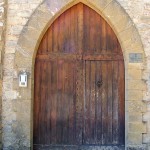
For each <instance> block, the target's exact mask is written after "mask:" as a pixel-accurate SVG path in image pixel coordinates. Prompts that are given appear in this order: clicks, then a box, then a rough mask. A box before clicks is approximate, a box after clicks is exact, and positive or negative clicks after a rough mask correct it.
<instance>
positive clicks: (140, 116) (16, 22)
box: [0, 0, 150, 150]
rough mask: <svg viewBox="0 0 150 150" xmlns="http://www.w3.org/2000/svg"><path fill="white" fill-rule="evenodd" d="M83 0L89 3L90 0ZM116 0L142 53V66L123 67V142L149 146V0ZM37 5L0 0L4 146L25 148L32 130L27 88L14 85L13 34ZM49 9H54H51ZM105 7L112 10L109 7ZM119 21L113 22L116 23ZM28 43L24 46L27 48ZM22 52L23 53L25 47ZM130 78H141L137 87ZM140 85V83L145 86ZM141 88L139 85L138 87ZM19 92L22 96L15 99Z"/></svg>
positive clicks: (137, 148)
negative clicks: (124, 91) (133, 26)
mask: <svg viewBox="0 0 150 150" xmlns="http://www.w3.org/2000/svg"><path fill="white" fill-rule="evenodd" d="M85 1H87V2H88V1H89V2H92V0H85ZM101 1H102V0H95V2H97V3H100V4H104V0H103V1H102V2H103V3H101ZM114 1H115V0H105V3H106V4H107V5H105V7H106V10H107V8H108V7H109V6H110V5H109V4H111V3H112V2H114ZM116 1H117V3H118V4H119V5H121V6H122V9H124V10H125V12H126V13H127V14H128V15H129V16H130V18H131V20H132V22H133V23H134V25H135V28H136V29H137V30H138V32H139V35H140V37H141V40H142V43H143V48H144V52H145V62H144V63H143V64H144V65H136V67H135V66H134V65H130V67H129V68H128V69H127V70H126V72H127V77H126V78H128V85H127V86H129V89H131V90H130V91H129V92H128V95H127V96H128V101H127V103H126V107H127V114H126V118H127V121H128V122H127V126H128V131H126V133H127V135H126V140H127V141H126V145H127V147H128V149H131V150H150V0H116ZM57 2H59V3H60V5H61V3H65V2H66V3H67V2H69V0H62V1H59V0H55V1H54V0H53V1H52V0H49V4H50V8H52V9H53V8H55V7H53V6H55V5H56V4H57ZM41 3H43V0H0V141H1V142H0V144H1V147H2V148H3V149H4V150H10V149H11V150H17V149H18V150H20V149H23V150H25V149H30V147H31V146H32V140H31V137H30V136H31V135H32V134H31V133H30V132H32V130H28V127H27V124H30V123H31V120H30V118H29V116H28V114H27V112H28V111H30V110H29V108H30V105H31V104H30V100H31V98H30V96H31V95H30V93H31V88H30V89H28V90H29V91H28V90H23V89H19V88H18V72H17V71H16V69H15V63H14V62H15V57H16V55H15V54H16V50H17V48H16V47H17V43H18V40H19V37H20V35H21V34H22V32H23V29H24V27H26V26H27V24H28V21H29V20H30V18H31V16H32V14H33V13H34V12H35V11H36V9H37V8H38V6H39V5H40V4H41ZM112 4H113V3H112ZM44 9H45V8H44V7H43V8H42V10H40V9H39V11H41V12H42V13H44ZM50 11H51V10H50ZM54 11H56V10H55V9H54ZM107 11H108V10H107ZM109 11H112V12H113V11H115V10H113V9H112V10H111V8H110V9H109ZM40 17H41V18H42V17H43V19H44V17H45V16H42V15H41V16H40ZM35 20H36V19H35ZM36 21H38V20H36ZM124 21H125V20H122V22H120V23H118V27H120V26H121V25H122V24H123V23H124ZM33 24H34V25H36V24H37V22H33ZM130 24H131V22H128V25H129V27H130ZM31 26H32V25H31ZM122 32H123V31H122ZM132 34H133V33H132V32H130V33H129V34H128V35H127V34H125V35H124V36H126V37H125V38H124V39H125V40H126V41H127V39H126V38H127V37H128V36H131V35H132ZM121 35H122V34H121ZM31 36H32V35H31ZM117 36H119V35H117ZM133 37H134V36H133ZM135 38H136V35H135ZM127 42H128V41H127ZM30 44H31V43H30ZM30 44H29V45H27V46H28V47H29V46H30ZM128 49H129V51H131V50H132V49H134V50H135V51H137V52H139V51H140V50H141V49H142V47H140V46H137V47H133V46H132V45H131V46H129V48H128ZM24 54H25V55H26V52H25V51H24ZM125 59H128V58H125ZM22 61H24V60H22ZM28 63H29V64H28V66H29V67H28V69H29V70H31V66H30V62H28ZM31 80H32V77H30V80H29V84H32V82H31ZM135 80H140V81H141V80H142V82H140V84H139V85H137V84H135V82H134V81H135ZM143 83H146V87H145V84H143ZM141 87H143V88H142V90H141ZM22 95H23V96H24V98H23V97H21V96H22ZM1 116H2V119H1ZM1 120H2V121H1ZM27 121H28V122H27ZM20 122H21V124H20ZM24 125H25V126H24ZM24 133H26V134H24ZM1 137H2V138H1Z"/></svg>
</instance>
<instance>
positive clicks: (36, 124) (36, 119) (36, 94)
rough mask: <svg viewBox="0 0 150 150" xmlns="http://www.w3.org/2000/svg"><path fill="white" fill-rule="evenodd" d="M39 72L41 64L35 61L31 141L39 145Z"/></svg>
mask: <svg viewBox="0 0 150 150" xmlns="http://www.w3.org/2000/svg"><path fill="white" fill-rule="evenodd" d="M40 70H41V63H40V62H39V61H38V60H36V62H35V73H34V77H35V78H34V80H35V86H34V128H33V140H34V142H35V143H36V144H37V143H39V117H38V116H39V105H40V76H38V74H39V73H40Z"/></svg>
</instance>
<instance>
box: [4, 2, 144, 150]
mask: <svg viewBox="0 0 150 150" xmlns="http://www.w3.org/2000/svg"><path fill="white" fill-rule="evenodd" d="M79 2H82V3H84V4H85V5H87V6H89V7H91V8H92V9H94V10H95V11H96V12H97V13H99V14H100V15H101V16H102V17H103V18H104V19H105V20H106V21H107V22H108V24H109V25H110V26H111V27H112V29H113V30H114V32H115V34H116V36H117V37H118V39H119V42H120V45H121V47H122V51H123V55H124V62H125V64H124V65H125V120H126V122H125V134H126V137H125V145H126V148H127V147H129V146H132V145H142V141H139V142H137V141H134V138H130V137H129V136H130V134H131V132H132V129H130V128H129V125H130V124H129V115H130V113H129V111H128V110H129V109H130V100H131V99H132V97H133V95H131V92H132V91H133V90H137V91H144V92H146V82H144V81H143V79H142V76H141V78H139V79H136V80H135V81H134V83H132V81H131V80H130V72H132V70H134V69H137V68H138V70H139V71H140V72H142V73H143V71H144V70H143V67H142V66H143V65H144V64H145V63H146V58H145V53H144V49H143V45H142V42H141V39H140V36H139V33H138V31H137V29H136V27H135V25H134V23H133V21H132V20H131V18H130V17H129V15H128V14H127V13H126V12H125V10H124V9H123V8H122V7H121V6H120V4H119V3H118V2H117V1H116V0H108V1H106V0H88V1H87V0H64V1H62V0H57V1H56V2H54V1H51V0H45V1H44V2H42V3H41V4H40V5H39V6H38V7H37V9H36V10H35V12H34V13H33V14H32V15H31V17H30V19H29V21H28V23H27V24H26V26H25V27H24V29H23V30H22V32H21V34H20V37H19V40H18V43H17V46H16V52H15V58H14V59H15V60H14V69H15V71H16V73H19V72H20V71H22V70H26V71H27V72H28V73H29V74H30V75H29V81H28V88H26V89H24V90H25V91H26V93H27V94H26V97H27V98H28V103H27V105H28V111H27V112H26V114H25V116H24V115H22V116H21V117H22V118H24V119H23V121H19V120H18V124H20V125H22V124H24V122H27V126H26V127H24V126H23V133H20V134H24V135H25V137H26V141H28V142H27V143H28V144H26V147H32V143H33V138H32V137H33V97H34V93H33V91H34V63H35V56H36V52H37V49H38V46H39V43H40V40H41V39H42V37H43V35H44V33H45V32H46V30H47V29H48V27H49V26H50V25H51V24H52V22H53V21H54V20H55V19H56V18H57V17H58V16H59V15H60V14H62V13H63V12H64V11H65V10H67V9H68V8H70V7H71V6H73V5H75V4H77V3H79ZM122 19H123V20H125V21H122ZM37 22H38V24H37ZM120 22H121V24H120ZM130 47H131V48H130ZM129 53H141V54H142V55H143V61H142V62H140V63H130V62H129ZM132 74H133V72H132ZM17 83H18V77H17V80H16V78H15V79H13V84H14V85H16V84H17ZM134 85H139V86H138V87H135V86H134ZM140 85H142V86H140ZM18 88H19V87H18ZM137 94H138V92H137ZM24 96H25V95H24V93H23V92H20V95H19V96H18V97H17V99H20V97H22V98H21V99H22V100H23V99H24V98H23V97H24ZM135 99H138V98H135ZM142 100H143V96H142V99H140V101H141V102H142ZM21 103H22V105H24V102H23V101H21ZM135 112H136V110H135ZM141 113H142V112H141ZM16 114H17V113H16ZM3 116H5V115H3ZM6 122H8V121H7V120H5V119H4V120H3V123H5V124H6ZM139 123H141V125H142V120H141V121H139ZM131 124H134V122H133V123H132V121H131ZM142 127H143V128H144V126H142ZM143 128H141V129H138V132H137V133H136V134H137V136H140V137H141V138H142V134H143ZM130 130H131V131H130ZM3 133H5V131H3ZM14 134H17V132H16V133H15V131H14ZM3 136H4V135H3ZM20 136H21V135H20ZM16 139H17V136H16Z"/></svg>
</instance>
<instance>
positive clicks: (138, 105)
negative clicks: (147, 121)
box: [128, 101, 147, 113]
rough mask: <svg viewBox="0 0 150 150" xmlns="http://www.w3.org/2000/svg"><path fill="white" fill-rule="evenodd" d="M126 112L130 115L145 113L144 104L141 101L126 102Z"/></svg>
mask: <svg viewBox="0 0 150 150" xmlns="http://www.w3.org/2000/svg"><path fill="white" fill-rule="evenodd" d="M128 111H129V112H132V113H134V112H135V113H137V112H146V111H147V109H146V104H145V103H144V102H143V101H128Z"/></svg>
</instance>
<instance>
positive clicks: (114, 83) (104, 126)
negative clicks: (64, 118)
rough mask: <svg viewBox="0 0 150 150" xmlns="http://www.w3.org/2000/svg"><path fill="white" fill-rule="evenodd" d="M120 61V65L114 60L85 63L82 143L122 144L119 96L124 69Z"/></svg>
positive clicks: (121, 114)
mask: <svg viewBox="0 0 150 150" xmlns="http://www.w3.org/2000/svg"><path fill="white" fill-rule="evenodd" d="M120 64H121V65H123V63H122V62H118V61H86V62H85V101H84V144H102V145H106V144H108V145H109V144H114V145H115V144H120V143H122V144H123V141H124V138H123V137H124V136H123V134H124V133H123V132H124V126H122V125H121V122H120V119H121V118H123V114H124V109H122V108H121V107H123V106H124V104H123V101H122V100H121V101H119V97H120V99H122V97H123V95H122V94H123V93H122V91H124V83H123V82H124V81H123V78H122V77H123V76H124V71H123V69H122V67H123V66H122V67H121V66H120ZM119 76H120V77H119ZM98 82H101V84H100V86H99V85H98ZM120 94H121V95H122V96H121V95H120ZM119 122H120V123H119ZM118 133H121V134H118Z"/></svg>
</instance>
